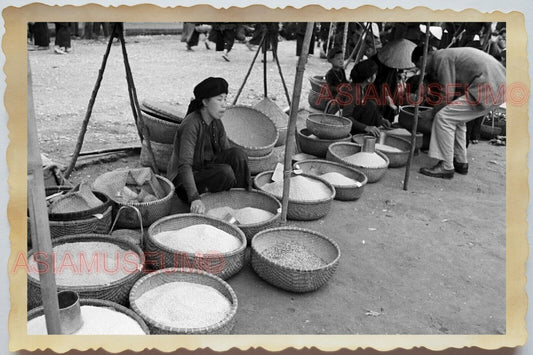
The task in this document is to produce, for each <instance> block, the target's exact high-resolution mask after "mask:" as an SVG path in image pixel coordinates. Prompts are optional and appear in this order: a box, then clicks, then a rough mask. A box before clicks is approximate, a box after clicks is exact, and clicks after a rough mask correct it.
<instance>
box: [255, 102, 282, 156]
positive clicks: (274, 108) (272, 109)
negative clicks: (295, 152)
mask: <svg viewBox="0 0 533 355" xmlns="http://www.w3.org/2000/svg"><path fill="white" fill-rule="evenodd" d="M254 108H255V109H256V110H258V111H260V112H262V113H264V114H265V115H266V116H267V117H268V118H270V119H271V120H272V122H274V125H275V126H276V128H277V129H278V140H277V141H276V144H275V145H274V146H275V147H279V146H282V145H284V144H285V139H286V138H287V125H288V121H289V116H288V115H287V114H286V113H285V112H283V111H282V110H281V108H279V106H278V105H276V104H275V103H274V101H272V100H271V99H270V98H268V97H264V98H263V99H262V100H261V101H259V103H257V104H256V105H255V106H254Z"/></svg>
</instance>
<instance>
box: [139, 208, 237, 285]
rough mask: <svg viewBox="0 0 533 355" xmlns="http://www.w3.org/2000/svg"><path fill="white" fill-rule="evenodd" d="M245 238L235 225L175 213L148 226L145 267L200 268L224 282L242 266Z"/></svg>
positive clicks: (213, 218) (202, 216) (195, 215)
mask: <svg viewBox="0 0 533 355" xmlns="http://www.w3.org/2000/svg"><path fill="white" fill-rule="evenodd" d="M246 244H247V242H246V236H245V235H244V233H243V232H242V231H241V230H240V229H239V228H238V227H237V226H235V225H233V224H231V223H228V222H225V221H223V220H220V219H218V218H215V217H210V216H206V215H199V214H192V213H186V214H176V215H171V216H167V217H164V218H161V219H160V220H158V221H156V222H155V223H154V224H152V225H151V226H150V228H149V229H148V237H147V238H146V247H145V250H146V265H147V267H151V268H154V269H164V268H172V267H178V268H192V269H200V270H203V271H206V272H209V273H211V274H213V275H216V276H218V277H220V278H222V279H227V278H229V277H231V276H233V275H234V274H236V273H237V272H239V271H240V270H241V269H242V267H243V266H244V254H245V250H246Z"/></svg>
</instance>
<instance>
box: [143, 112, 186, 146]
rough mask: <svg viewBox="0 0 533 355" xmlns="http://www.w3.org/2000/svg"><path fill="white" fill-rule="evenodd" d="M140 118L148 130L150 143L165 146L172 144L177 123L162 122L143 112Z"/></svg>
mask: <svg viewBox="0 0 533 355" xmlns="http://www.w3.org/2000/svg"><path fill="white" fill-rule="evenodd" d="M141 117H142V120H143V124H144V126H145V127H146V128H147V129H148V132H149V134H150V141H151V142H157V143H166V144H171V143H172V142H174V136H175V135H176V132H177V131H178V127H179V123H177V122H171V121H167V120H162V119H160V118H157V117H155V116H152V115H151V114H149V113H145V112H143V113H142V115H141Z"/></svg>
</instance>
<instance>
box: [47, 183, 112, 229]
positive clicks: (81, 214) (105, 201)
mask: <svg viewBox="0 0 533 355" xmlns="http://www.w3.org/2000/svg"><path fill="white" fill-rule="evenodd" d="M58 188H59V186H57V187H52V188H45V194H46V192H47V191H51V190H56V189H57V190H58V192H59V191H69V190H70V189H65V190H63V188H61V189H58ZM91 191H92V192H93V194H94V195H95V196H96V198H97V199H99V200H100V201H102V205H100V206H96V207H93V208H89V209H86V210H82V211H78V212H64V213H50V212H48V219H49V220H50V221H57V222H65V221H73V220H86V219H89V218H90V217H93V215H94V214H96V213H102V214H103V213H104V212H106V211H107V209H108V208H109V206H111V198H110V197H109V196H107V195H106V194H105V193H103V192H101V191H96V190H93V189H92V188H91Z"/></svg>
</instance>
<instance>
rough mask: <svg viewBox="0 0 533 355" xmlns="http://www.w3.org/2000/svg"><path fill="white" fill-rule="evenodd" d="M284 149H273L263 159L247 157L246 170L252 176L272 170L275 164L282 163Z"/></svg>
mask: <svg viewBox="0 0 533 355" xmlns="http://www.w3.org/2000/svg"><path fill="white" fill-rule="evenodd" d="M284 155H285V147H284V146H279V147H274V149H272V152H271V153H270V154H268V155H265V156H264V157H248V168H249V169H250V173H251V174H252V175H257V174H259V173H262V172H263V171H268V170H274V168H275V167H276V164H277V163H282V162H283V157H284Z"/></svg>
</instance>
